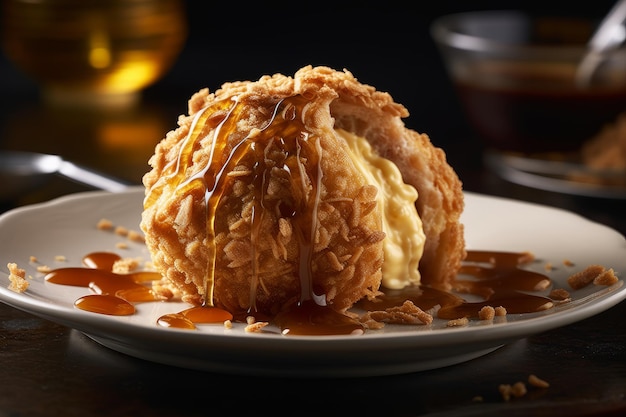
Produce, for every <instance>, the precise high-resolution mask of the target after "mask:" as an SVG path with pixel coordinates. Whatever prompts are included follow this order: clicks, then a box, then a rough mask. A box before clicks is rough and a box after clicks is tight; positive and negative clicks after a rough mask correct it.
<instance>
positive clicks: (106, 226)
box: [96, 219, 113, 230]
mask: <svg viewBox="0 0 626 417" xmlns="http://www.w3.org/2000/svg"><path fill="white" fill-rule="evenodd" d="M96 228H98V229H99V230H112V229H113V222H112V221H111V220H109V219H100V220H99V221H98V223H97V224H96Z"/></svg>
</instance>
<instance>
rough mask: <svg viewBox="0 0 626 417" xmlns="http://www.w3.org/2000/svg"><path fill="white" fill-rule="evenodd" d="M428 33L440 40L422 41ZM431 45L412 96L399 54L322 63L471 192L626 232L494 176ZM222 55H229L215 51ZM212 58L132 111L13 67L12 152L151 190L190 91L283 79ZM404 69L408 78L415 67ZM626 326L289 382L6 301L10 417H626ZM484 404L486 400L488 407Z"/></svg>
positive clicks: (611, 204) (2, 110)
mask: <svg viewBox="0 0 626 417" xmlns="http://www.w3.org/2000/svg"><path fill="white" fill-rule="evenodd" d="M394 16H395V17H396V18H397V17H398V16H397V14H396V15H394ZM422 29H423V28H422ZM394 36H395V35H394ZM414 36H417V34H414ZM419 36H422V39H423V38H424V37H425V36H427V35H426V34H425V33H424V30H422V32H421V33H419ZM373 38H374V36H373V35H372V38H368V40H371V39H373ZM346 42H347V41H346ZM358 48H359V46H358V45H357V47H356V50H357V52H358ZM422 48H425V49H422V50H421V51H422V52H419V53H423V54H425V55H426V56H428V59H429V60H430V61H429V62H430V64H431V65H430V66H428V65H424V66H423V68H421V69H418V70H419V71H423V72H424V73H422V74H419V77H417V78H418V79H420V80H424V79H426V78H427V79H428V80H429V82H419V83H418V82H416V83H413V84H405V85H402V86H397V85H395V84H394V83H393V82H392V81H390V80H393V79H395V78H402V77H405V76H406V73H403V72H400V73H395V72H394V73H393V74H391V71H390V69H389V67H388V66H387V65H386V63H385V62H382V61H385V60H386V62H389V59H388V57H385V59H384V60H382V61H381V62H372V61H371V60H367V62H366V60H365V59H363V58H362V57H360V56H359V57H356V58H352V59H348V60H347V61H346V62H343V61H342V60H340V59H339V58H337V57H338V56H339V55H338V54H337V55H330V54H329V55H327V56H325V55H323V54H322V53H321V52H319V51H318V52H316V53H315V54H314V55H313V58H312V61H322V59H324V60H325V61H324V63H328V64H329V65H336V67H344V66H345V67H348V68H349V69H351V70H352V71H353V72H354V73H355V74H356V75H357V76H359V74H361V73H362V74H363V76H362V77H359V78H361V79H362V80H363V81H365V82H368V83H371V84H374V85H379V86H380V88H381V89H385V90H389V91H390V92H391V93H392V94H393V95H394V96H395V97H396V98H397V100H398V101H400V102H402V103H404V104H405V105H406V106H407V107H408V108H409V109H410V110H411V112H412V115H411V117H410V119H409V120H408V124H409V125H410V126H411V127H414V128H416V129H418V130H420V131H424V132H427V133H429V134H431V136H432V138H433V141H434V142H435V143H436V144H438V145H440V146H441V147H443V148H444V149H445V150H446V152H447V154H448V158H449V160H450V162H451V163H452V165H453V166H454V167H455V168H456V169H457V171H458V173H459V175H460V177H461V179H462V180H463V182H464V187H465V189H466V190H468V191H474V192H479V193H485V194H489V195H496V196H504V197H510V198H515V199H519V200H524V201H531V202H536V203H540V204H545V205H550V206H554V207H559V208H563V209H566V210H569V211H572V212H575V213H578V214H580V215H582V216H584V217H587V218H589V219H591V220H594V221H597V222H599V223H603V224H605V225H607V226H609V227H612V228H614V229H616V230H618V231H619V232H620V233H622V234H626V202H625V201H624V200H615V199H594V198H585V197H577V196H570V195H565V194H558V193H552V192H546V191H540V190H534V189H530V188H525V187H522V186H517V185H513V184H510V183H508V182H506V181H503V180H501V179H499V178H498V177H497V176H495V175H493V174H492V173H491V172H489V171H488V170H486V169H485V168H484V167H483V163H482V159H481V149H480V146H479V145H477V142H476V141H475V140H474V139H472V136H471V134H470V133H469V132H468V131H467V129H466V127H465V125H464V123H463V121H462V119H461V118H459V114H458V109H457V108H455V107H454V105H455V104H454V101H453V98H452V97H451V96H450V95H449V93H450V88H449V85H446V84H445V74H443V73H442V70H441V68H440V66H439V63H438V62H437V61H436V59H435V58H434V57H433V56H434V55H433V50H432V46H430V45H428V43H427V42H426V41H424V42H423V45H422ZM223 51H224V50H223V49H219V47H218V49H217V52H216V51H215V50H213V53H215V54H219V53H220V52H221V53H223ZM274 52H276V51H274ZM379 52H380V51H379ZM194 53H195V55H194ZM204 53H205V51H204V49H202V48H196V49H188V50H186V51H185V53H184V54H183V57H182V58H181V61H180V62H179V63H178V64H177V66H176V67H175V68H174V69H173V70H172V73H171V74H170V75H168V77H167V78H166V79H164V80H163V81H162V82H161V83H159V84H158V85H156V86H154V87H152V88H150V89H148V90H147V91H146V92H145V94H144V99H143V103H142V106H141V107H139V108H137V109H134V110H132V111H124V112H116V111H102V110H98V111H92V110H89V109H84V108H83V109H79V110H76V109H74V110H67V109H65V110H64V109H59V108H50V107H47V106H45V105H44V104H42V103H41V102H40V101H39V98H38V96H37V91H36V89H35V88H34V86H33V84H32V83H31V82H30V81H28V80H27V79H25V78H24V77H23V76H20V74H18V73H17V72H16V71H15V70H14V69H11V68H10V66H9V65H8V63H6V62H4V61H0V64H2V65H1V66H0V68H2V72H1V74H2V77H3V78H2V82H0V87H2V89H3V90H2V95H3V99H2V102H1V104H0V149H19V150H33V151H38V152H49V153H57V154H61V155H63V156H64V157H66V158H67V159H70V160H73V161H75V162H79V163H82V164H85V165H88V166H91V167H93V168H96V169H99V170H101V171H103V172H106V173H108V174H110V175H114V176H117V177H119V178H121V179H124V180H126V181H131V182H135V183H139V181H140V179H141V176H142V175H143V173H144V172H145V171H146V170H147V159H148V157H149V156H150V155H151V154H152V151H153V148H154V145H155V144H156V143H157V142H158V141H159V140H160V139H161V138H162V136H163V135H164V133H165V132H166V131H167V130H169V129H172V128H174V127H175V122H176V117H177V116H178V114H181V113H183V112H185V111H186V99H187V97H188V96H189V95H191V93H193V92H194V91H196V90H197V89H199V88H201V87H204V86H209V87H211V88H212V89H214V88H215V87H217V86H218V85H219V84H220V83H221V82H223V81H227V80H228V79H230V78H234V79H239V78H243V77H248V76H249V77H257V76H259V75H261V74H263V73H270V72H272V71H274V70H280V66H279V65H278V64H276V65H272V64H270V63H266V64H264V65H262V64H261V63H259V65H258V66H257V67H253V68H249V67H248V68H247V69H246V71H248V72H245V71H244V70H243V69H242V68H243V67H242V63H241V62H240V61H239V62H236V61H234V55H235V54H233V56H232V57H230V58H233V60H229V56H223V55H222V56H220V60H219V62H215V63H213V62H209V63H204V62H205V61H203V60H202V59H203V56H204ZM380 53H383V54H384V52H380ZM278 55H279V54H277V53H275V54H274V55H271V56H270V58H272V59H276V58H277V56H278ZM304 55H305V54H304V53H302V56H299V55H296V56H295V57H292V59H293V61H292V62H291V64H290V65H285V66H284V68H286V69H285V70H284V71H286V72H291V71H293V70H295V69H296V68H297V67H299V65H300V63H301V62H302V63H306V61H307V58H306V57H305V56H304ZM312 63H316V62H312ZM398 65H400V66H401V63H399V64H398ZM406 65H408V64H406ZM402 68H403V70H402V71H408V70H407V69H406V68H407V67H406V66H403V67H402ZM394 71H395V70H394ZM187 74H191V76H187ZM227 74H232V76H231V75H227ZM377 74H378V75H377ZM446 94H447V95H446ZM0 186H1V185H0ZM86 189H87V188H86V187H84V186H81V185H78V184H74V183H72V182H69V181H67V180H64V179H60V178H51V179H50V181H48V182H47V183H46V184H45V186H43V187H39V188H36V189H32V190H24V192H23V193H21V194H20V195H19V196H17V197H16V198H13V199H11V200H9V201H3V202H2V203H0V204H1V210H2V211H6V210H9V209H11V208H14V207H18V206H23V205H26V204H31V203H35V202H39V201H46V200H49V199H51V198H54V197H57V196H60V195H64V194H68V193H73V192H76V191H83V190H86ZM581 244H588V245H592V244H593V243H592V242H581ZM618 273H621V274H622V275H623V274H626V271H618ZM622 278H623V276H622ZM625 317H626V302H622V303H620V304H618V305H617V306H615V307H613V308H611V309H609V310H608V311H606V312H604V313H601V314H599V315H597V316H595V317H592V318H589V319H586V320H584V321H581V322H578V323H575V324H572V325H569V326H566V327H562V328H558V329H555V330H551V331H548V332H545V333H541V334H537V335H534V336H531V337H527V338H524V339H521V340H518V341H516V342H514V343H511V344H508V345H506V346H504V347H502V348H500V349H498V350H496V351H494V352H493V353H491V354H489V355H486V356H483V357H481V358H478V359H474V360H472V361H469V362H466V363H462V364H459V365H455V366H450V367H447V368H442V369H436V370H432V371H426V372H419V373H410V374H404V375H397V376H386V377H372V378H350V379H341V378H340V379H279V378H261V377H255V376H246V377H241V376H232V375H218V374H212V373H208V372H200V371H194V370H188V369H180V368H176V367H171V366H165V365H160V364H155V363H151V362H147V361H143V360H140V359H135V358H132V357H129V356H125V355H123V354H121V353H118V352H115V351H112V350H109V349H107V348H105V347H102V346H100V345H98V344H97V343H95V342H93V341H92V340H91V339H89V338H87V337H86V336H84V335H83V334H82V333H80V332H78V331H76V330H72V329H69V328H67V327H64V326H61V325H59V324H55V323H53V322H50V321H47V320H43V319H41V318H37V317H35V316H33V315H31V314H28V313H25V312H21V311H18V310H16V309H13V308H11V307H8V306H6V305H4V304H0V416H7V417H8V416H11V417H22V416H29V417H30V416H56V415H59V416H61V415H62V416H65V417H70V416H81V417H84V416H94V415H103V416H134V417H138V416H150V417H158V416H176V417H191V416H200V415H211V416H221V415H224V416H232V415H254V414H256V413H260V412H270V413H275V414H276V415H283V414H284V415H294V416H318V415H339V414H342V415H346V414H347V415H355V416H417V415H431V416H496V415H507V416H509V417H513V416H531V415H532V416H557V415H567V416H592V415H593V416H595V415H604V416H623V415H626V326H625V325H624V321H625ZM529 374H536V375H538V376H540V377H543V378H544V379H546V380H548V381H549V382H550V387H549V388H547V389H532V388H531V389H529V392H528V394H527V395H525V396H523V397H521V398H514V399H512V400H510V401H508V402H507V401H504V400H503V398H502V396H501V395H500V393H499V391H498V386H499V385H500V384H513V383H515V382H517V381H525V380H526V378H527V377H528V375H529ZM479 397H480V398H481V399H482V400H481V401H477V398H479Z"/></svg>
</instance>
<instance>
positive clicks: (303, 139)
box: [46, 95, 551, 335]
mask: <svg viewBox="0 0 626 417" xmlns="http://www.w3.org/2000/svg"><path fill="white" fill-rule="evenodd" d="M249 100H250V99H242V100H239V98H238V97H232V98H229V99H225V100H221V101H216V102H214V103H213V104H211V105H209V106H207V107H206V108H204V109H202V110H201V111H199V112H198V113H197V114H196V115H195V116H194V119H193V121H192V124H191V126H190V128H189V133H188V134H187V136H186V137H185V138H184V140H183V142H182V143H181V144H180V148H179V149H178V157H177V158H176V159H175V160H173V161H172V162H170V164H169V165H167V166H166V167H165V168H164V172H163V176H164V177H165V178H166V181H164V182H162V183H161V185H160V186H155V187H154V188H153V189H151V190H150V192H149V193H148V195H146V198H145V200H144V207H145V208H149V207H150V206H151V205H153V204H155V203H156V201H157V200H158V198H159V196H160V195H161V194H162V193H163V192H164V188H165V187H168V188H169V189H173V190H175V192H176V193H179V194H180V195H185V194H186V193H188V192H191V191H198V190H200V192H202V193H204V203H205V210H206V213H205V214H206V227H205V229H206V239H205V241H206V242H208V248H207V249H208V253H209V256H208V261H207V265H206V269H205V275H204V280H203V283H204V304H203V305H201V306H196V307H192V308H190V309H188V310H185V311H183V312H181V313H178V314H170V315H166V316H164V317H161V318H159V320H158V324H159V325H162V326H166V327H177V328H189V329H193V328H195V325H194V323H212V322H213V323H216V322H217V323H219V322H223V321H224V320H229V319H234V320H236V321H245V320H246V317H247V316H253V317H255V319H256V320H264V321H269V320H270V318H269V317H265V316H264V315H263V314H262V312H260V311H258V310H257V307H256V294H257V290H258V287H259V276H258V253H257V250H256V249H257V248H256V242H258V241H259V239H261V236H259V225H260V223H261V220H262V216H264V213H266V212H271V211H274V212H280V213H281V216H283V217H290V218H291V219H292V221H293V224H294V233H295V236H296V237H297V239H298V245H299V254H300V255H299V259H300V263H299V266H298V268H297V271H296V275H297V276H295V277H294V279H296V280H298V281H299V288H300V294H299V299H298V300H297V301H295V302H294V303H292V304H291V305H290V306H289V308H287V309H285V310H283V311H281V312H280V313H279V314H278V315H276V316H275V317H273V318H271V319H272V320H273V321H274V323H275V324H277V325H278V326H279V327H280V328H281V330H282V331H283V333H284V334H287V333H288V334H291V335H294V334H353V333H363V332H364V330H365V328H364V326H363V325H362V324H361V323H360V322H359V321H358V320H357V319H354V318H352V317H348V316H346V315H344V314H342V313H339V312H337V311H335V310H333V309H332V308H331V307H329V306H327V305H326V302H325V298H326V297H325V294H316V293H315V291H314V288H313V272H312V269H311V263H312V262H311V259H312V255H313V237H314V236H315V233H316V230H317V227H318V215H317V211H318V205H319V203H320V191H321V181H322V178H323V173H322V171H321V164H320V162H321V160H322V158H323V157H324V154H323V152H322V146H321V144H320V138H319V137H317V136H316V135H315V134H313V133H312V132H310V131H308V130H307V128H306V125H305V123H304V121H303V118H304V117H305V113H306V111H307V104H308V100H307V98H306V97H303V96H300V95H298V96H293V97H287V98H276V99H275V101H274V102H272V103H270V104H269V105H268V107H267V108H266V109H265V110H266V113H267V114H269V115H271V116H270V119H269V121H267V122H266V123H265V124H264V125H263V126H261V127H260V128H259V129H253V131H251V132H250V134H248V135H247V136H244V137H241V138H236V137H234V136H233V135H234V134H235V133H236V132H237V129H236V125H237V123H238V122H239V121H240V119H241V118H242V117H243V116H245V112H246V108H247V106H249V105H258V103H251V102H250V101H249ZM209 134H212V135H213V136H212V137H211V138H210V141H209V145H208V146H210V149H208V155H209V156H208V160H207V161H206V162H204V165H203V166H200V167H199V168H197V167H195V166H194V167H193V168H194V171H193V172H195V173H194V174H192V175H189V174H188V169H189V168H190V167H191V166H192V165H193V164H194V159H193V158H194V153H195V151H196V150H197V149H198V148H199V147H200V146H205V145H203V144H201V141H202V140H204V139H206V138H207V135H209ZM269 147H272V149H273V152H272V159H271V161H268V158H265V152H267V149H268V148H269ZM276 150H278V152H276ZM276 155H278V158H277V157H276ZM244 157H245V158H250V157H251V158H253V159H252V160H253V161H255V163H254V164H253V165H252V167H251V169H252V178H253V182H252V184H251V185H252V186H253V189H254V193H255V194H254V197H253V199H254V201H253V203H254V204H253V211H252V227H251V236H250V241H251V244H252V245H251V248H252V249H251V250H252V252H253V253H252V256H251V259H252V265H251V268H250V269H251V271H250V302H249V305H250V307H249V309H248V311H246V312H244V313H243V314H242V313H241V312H235V313H234V317H233V313H230V312H227V311H225V310H223V309H221V308H219V307H217V306H215V305H214V286H215V278H216V277H215V275H214V274H215V265H216V256H217V254H216V251H217V249H216V244H215V236H216V231H215V215H216V209H217V207H218V205H219V203H220V200H221V199H222V197H224V196H225V195H226V194H227V193H228V190H229V187H230V186H231V183H232V181H233V179H232V178H231V177H229V175H228V174H229V173H231V172H232V171H233V170H234V169H235V167H236V166H237V165H238V164H239V163H240V162H241V161H242V159H244ZM196 164H198V165H200V164H199V163H197V162H196ZM272 169H280V170H283V171H284V175H285V176H286V177H287V178H289V182H290V186H291V187H292V189H293V190H294V193H301V194H303V197H301V198H299V199H295V198H294V200H293V201H294V204H293V205H289V204H285V202H284V201H278V200H274V201H272V200H271V199H268V198H265V196H266V195H267V193H266V191H267V186H268V184H267V178H268V177H269V171H270V170H272ZM304 189H308V191H303V190H304ZM523 258H524V256H523V254H504V253H497V252H470V254H469V258H468V261H470V262H472V261H478V262H488V263H489V264H490V265H491V266H490V267H485V266H473V267H471V266H465V267H464V269H463V270H462V271H460V272H461V273H462V274H469V275H473V276H475V278H477V280H473V281H470V280H460V279H459V280H458V281H457V288H455V289H456V290H457V291H459V292H466V293H473V294H477V295H481V296H482V297H483V298H485V301H484V302H482V303H467V302H465V301H464V300H463V299H461V298H459V297H457V296H454V295H452V294H450V293H446V292H443V291H438V290H436V289H434V288H427V287H422V286H414V287H410V288H408V289H405V290H402V291H387V290H384V291H383V295H382V296H380V297H379V298H377V299H376V300H375V301H367V302H366V301H362V302H361V303H360V305H359V307H362V308H365V309H367V310H371V309H385V308H387V307H391V306H395V305H400V304H402V303H403V302H404V301H405V300H407V299H410V300H411V301H413V303H414V304H415V305H417V306H418V307H420V308H422V309H424V310H428V309H430V308H432V307H433V306H435V305H439V306H441V308H440V309H439V311H438V316H439V317H441V318H459V317H475V316H476V315H477V311H478V310H479V309H480V307H482V306H483V305H487V304H489V305H492V304H494V303H495V304H496V305H497V306H500V305H501V306H503V307H505V308H507V310H508V311H510V312H533V311H538V310H541V309H545V308H549V307H550V306H551V303H550V300H548V299H546V298H543V297H537V296H531V295H527V294H525V293H523V292H521V291H524V290H529V289H530V290H536V289H537V288H539V287H541V285H540V283H543V286H544V287H545V286H547V285H549V280H548V278H547V277H546V276H543V275H539V274H535V273H531V272H529V271H524V270H522V269H520V268H518V264H519V262H520V261H522V260H523ZM112 262H114V260H113V258H111V257H110V256H106V255H105V254H103V253H97V254H89V255H88V256H86V258H85V265H86V266H87V268H79V269H72V268H70V269H60V270H56V271H53V272H51V273H50V274H49V275H48V276H47V278H46V279H47V280H48V281H50V282H56V283H59V284H66V285H80V286H86V287H89V288H91V289H92V291H94V292H95V295H96V296H87V297H83V298H82V299H81V300H79V301H77V303H76V306H77V307H78V308H82V309H85V310H90V311H94V312H99V313H105V314H132V312H133V311H134V308H132V303H134V302H145V301H159V300H158V297H157V296H156V295H155V294H154V293H153V292H151V290H150V289H149V288H148V287H147V286H146V285H145V281H143V280H144V279H145V278H146V276H144V275H142V273H139V274H129V275H128V276H120V275H119V274H114V273H113V272H111V266H112ZM148 277H149V278H150V279H160V276H158V277H156V276H155V275H152V274H151V273H148Z"/></svg>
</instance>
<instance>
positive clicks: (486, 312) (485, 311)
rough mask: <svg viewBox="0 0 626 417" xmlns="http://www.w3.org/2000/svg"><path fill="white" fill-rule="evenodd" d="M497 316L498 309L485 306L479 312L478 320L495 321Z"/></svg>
mask: <svg viewBox="0 0 626 417" xmlns="http://www.w3.org/2000/svg"><path fill="white" fill-rule="evenodd" d="M495 316H496V309H495V308H493V307H491V306H484V307H483V308H481V309H480V311H479V312H478V318H479V319H480V320H493V319H494V317H495Z"/></svg>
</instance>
